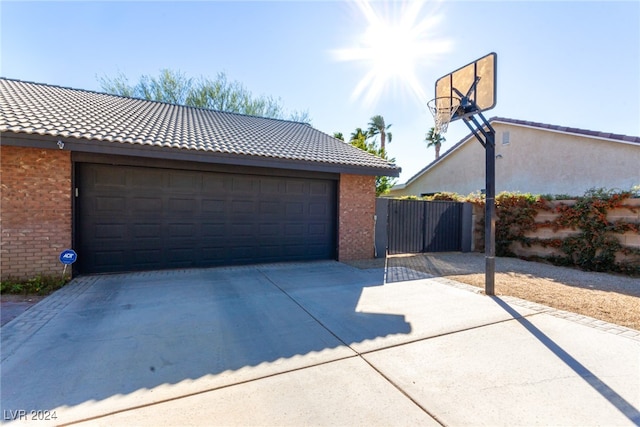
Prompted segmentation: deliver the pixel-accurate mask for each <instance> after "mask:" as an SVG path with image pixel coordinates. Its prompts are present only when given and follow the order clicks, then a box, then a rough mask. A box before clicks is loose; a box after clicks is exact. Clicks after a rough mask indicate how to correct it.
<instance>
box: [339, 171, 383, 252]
mask: <svg viewBox="0 0 640 427" xmlns="http://www.w3.org/2000/svg"><path fill="white" fill-rule="evenodd" d="M375 180H376V178H375V177H374V176H363V175H348V174H342V175H340V184H339V188H338V260H339V261H348V260H355V259H368V258H373V256H374V226H375V224H374V218H373V217H374V215H375V213H376V182H375Z"/></svg>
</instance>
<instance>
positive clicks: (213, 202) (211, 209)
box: [201, 199, 226, 214]
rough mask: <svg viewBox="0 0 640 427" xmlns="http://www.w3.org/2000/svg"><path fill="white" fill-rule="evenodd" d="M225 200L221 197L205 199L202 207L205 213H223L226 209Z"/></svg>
mask: <svg viewBox="0 0 640 427" xmlns="http://www.w3.org/2000/svg"><path fill="white" fill-rule="evenodd" d="M225 204H226V203H225V201H224V200H221V199H203V200H202V204H201V206H202V207H201V209H202V213H203V214H216V213H223V212H224V210H225Z"/></svg>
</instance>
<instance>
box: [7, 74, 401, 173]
mask: <svg viewBox="0 0 640 427" xmlns="http://www.w3.org/2000/svg"><path fill="white" fill-rule="evenodd" d="M0 132H13V133H23V134H35V135H48V136H53V137H62V138H77V139H81V140H88V141H101V142H108V143H114V144H122V143H126V144H136V145H143V146H155V147H162V148H163V149H166V150H192V151H198V152H200V153H202V154H203V155H214V156H215V155H216V154H230V155H237V156H252V157H262V158H271V159H282V160H287V161H293V162H298V163H300V165H299V166H300V168H301V169H304V167H303V164H304V163H308V162H312V163H314V164H318V163H321V164H326V165H331V166H335V169H338V170H339V168H340V167H341V166H346V167H356V168H362V169H363V171H366V169H372V170H375V171H376V172H377V173H379V172H386V173H388V174H389V175H392V176H397V175H398V174H399V172H400V169H399V168H398V167H397V166H396V165H394V164H391V163H389V162H388V161H386V160H384V159H381V158H379V157H376V156H374V155H371V154H369V153H366V152H364V151H362V150H359V149H357V148H355V147H353V146H351V145H350V144H347V143H345V142H342V141H340V140H338V139H336V138H333V137H332V136H329V135H327V134H325V133H323V132H320V131H318V130H317V129H314V128H313V127H311V126H310V125H308V124H306V123H298V122H292V121H287V120H278V119H268V118H264V117H255V116H248V115H243V114H235V113H225V112H220V111H214V110H208V109H202V108H193V107H186V106H181V105H174V104H168V103H162V102H155V101H147V100H142V99H135V98H127V97H122V96H117V95H109V94H104V93H98V92H92V91H87V90H78V89H71V88H65V87H59V86H52V85H47V84H39V83H31V82H24V81H20V80H12V79H6V78H0Z"/></svg>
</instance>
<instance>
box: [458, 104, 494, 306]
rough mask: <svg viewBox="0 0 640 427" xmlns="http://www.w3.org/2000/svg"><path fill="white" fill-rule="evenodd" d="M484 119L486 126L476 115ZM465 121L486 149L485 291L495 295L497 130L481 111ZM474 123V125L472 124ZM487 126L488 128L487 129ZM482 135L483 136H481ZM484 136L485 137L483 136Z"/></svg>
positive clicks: (467, 117) (487, 293) (465, 118)
mask: <svg viewBox="0 0 640 427" xmlns="http://www.w3.org/2000/svg"><path fill="white" fill-rule="evenodd" d="M475 114H477V115H478V116H480V118H481V119H482V122H483V124H484V127H483V125H482V124H480V123H479V122H478V120H477V119H476V118H475V117H474V115H475ZM463 119H464V120H463V121H464V122H465V124H466V125H467V127H468V128H469V129H470V130H471V132H472V133H473V135H474V136H475V137H476V139H477V140H478V141H480V144H482V146H483V147H484V150H485V196H486V197H485V209H484V219H485V220H484V259H485V273H484V292H485V294H486V295H495V272H496V215H495V212H496V131H495V130H494V129H493V127H492V126H491V124H490V123H489V122H488V121H487V119H485V118H484V116H483V115H482V113H481V112H476V113H474V114H471V115H469V116H465V117H463ZM471 123H473V125H472V124H471ZM485 128H486V129H485ZM481 135H482V136H481ZM482 137H484V139H483V138H482Z"/></svg>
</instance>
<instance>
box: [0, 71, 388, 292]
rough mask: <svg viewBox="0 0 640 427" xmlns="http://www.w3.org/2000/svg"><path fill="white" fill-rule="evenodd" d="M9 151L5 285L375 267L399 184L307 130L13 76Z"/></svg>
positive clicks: (1, 110)
mask: <svg viewBox="0 0 640 427" xmlns="http://www.w3.org/2000/svg"><path fill="white" fill-rule="evenodd" d="M0 155H1V157H2V162H1V163H0V186H1V187H2V192H1V193H2V194H1V197H0V198H1V200H0V215H1V216H2V227H1V228H2V230H1V233H0V246H1V247H2V257H1V258H0V276H2V278H3V280H5V279H12V280H13V279H24V280H29V279H31V278H33V277H45V276H55V277H59V276H60V273H61V271H63V274H72V275H76V274H92V273H110V272H129V271H148V270H156V269H174V268H192V267H213V266H223V265H241V264H253V263H271V262H281V261H294V262H296V261H308V260H325V259H334V260H338V261H345V260H356V259H368V258H372V257H373V256H374V255H375V250H374V237H375V220H376V215H375V205H376V177H377V176H396V177H397V176H398V175H399V174H400V168H399V167H397V166H396V165H395V164H393V163H391V162H389V161H387V160H385V159H383V158H380V157H377V156H375V155H373V154H371V153H368V152H366V151H363V150H360V149H358V148H356V147H354V146H352V145H351V144H348V143H345V142H344V141H342V140H339V139H337V138H334V137H333V136H331V135H328V134H326V133H324V132H322V131H320V130H318V129H315V128H314V127H313V126H311V124H310V123H304V122H295V121H289V120H281V119H275V118H267V117H257V116H249V115H243V114H236V113H231V112H223V111H215V110H209V109H206V108H192V107H187V106H184V105H176V104H169V103H164V102H155V101H149V100H144V99H136V98H128V97H123V96H114V95H110V94H106V93H98V92H92V91H88V90H82V89H73V88H65V87H59V86H52V85H47V84H43V83H33V82H23V81H20V80H12V79H5V78H0ZM67 249H73V250H75V251H76V252H77V254H78V257H77V261H76V262H75V263H74V264H73V267H72V268H70V269H65V270H63V269H62V268H63V267H61V263H60V258H59V257H60V254H61V253H62V252H64V251H66V250H67Z"/></svg>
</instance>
